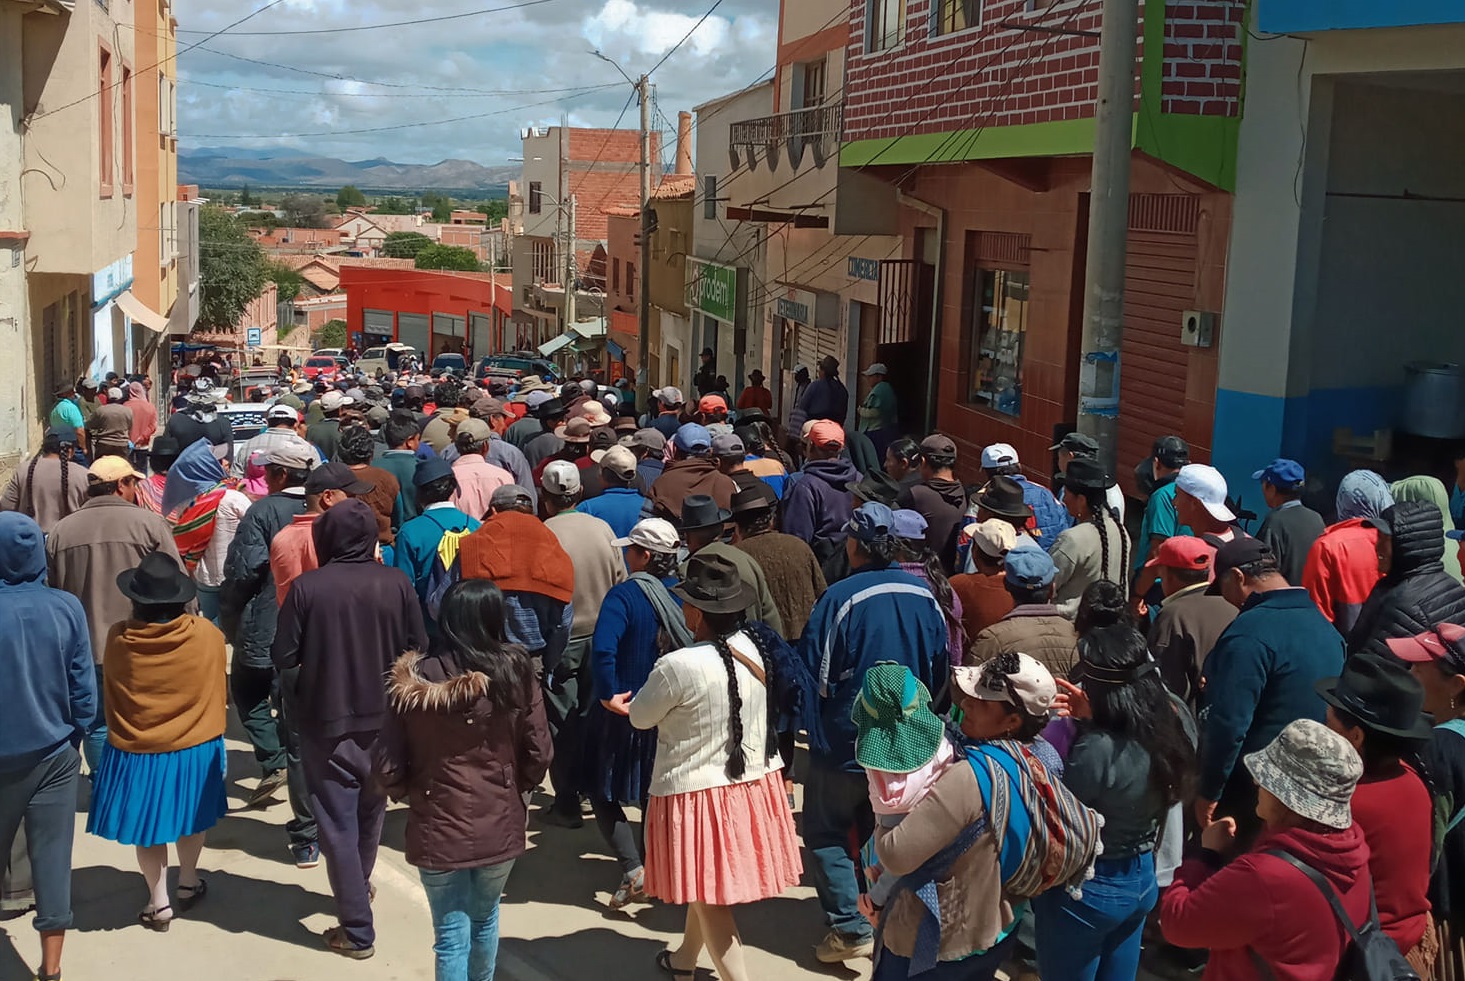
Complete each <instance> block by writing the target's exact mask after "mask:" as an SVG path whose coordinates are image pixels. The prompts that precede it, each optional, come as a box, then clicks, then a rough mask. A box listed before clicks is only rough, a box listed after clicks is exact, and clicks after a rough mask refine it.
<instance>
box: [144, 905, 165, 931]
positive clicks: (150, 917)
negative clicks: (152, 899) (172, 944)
mask: <svg viewBox="0 0 1465 981" xmlns="http://www.w3.org/2000/svg"><path fill="white" fill-rule="evenodd" d="M172 911H173V907H171V906H163V907H160V908H158V909H145V910H143V911H142V912H141V913H139V914H137V922H139V923H141V924H142V925H143V926H145V927H147V928H148V929H149V930H151V931H153V932H154V933H167V932H168V928H169V927H170V926H172V925H173V917H171V916H169V917H168V918H166V919H164V918H162V917H160V916H159V915H158V914H159V913H163V912H169V913H171V912H172Z"/></svg>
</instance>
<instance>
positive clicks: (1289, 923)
mask: <svg viewBox="0 0 1465 981" xmlns="http://www.w3.org/2000/svg"><path fill="white" fill-rule="evenodd" d="M1268 849H1276V850H1279V851H1287V852H1290V853H1291V854H1293V855H1295V856H1296V857H1297V858H1299V859H1301V860H1302V861H1304V862H1306V863H1307V864H1308V865H1311V866H1312V867H1313V868H1315V869H1317V870H1318V871H1319V872H1321V873H1322V874H1323V875H1324V876H1325V877H1326V878H1327V879H1328V881H1329V883H1331V884H1332V886H1333V889H1334V890H1335V891H1336V892H1337V893H1338V895H1339V896H1340V897H1341V898H1342V901H1343V908H1344V909H1346V910H1347V911H1348V914H1349V915H1350V916H1351V917H1352V918H1353V922H1354V923H1362V922H1363V920H1364V918H1365V917H1367V916H1368V890H1369V878H1368V845H1367V843H1366V842H1365V841H1364V838H1363V831H1362V829H1361V828H1359V827H1358V825H1356V824H1355V825H1353V826H1352V827H1350V828H1348V829H1347V830H1346V831H1328V832H1325V833H1324V832H1318V831H1310V830H1305V829H1301V828H1294V829H1291V830H1288V831H1283V832H1281V833H1279V834H1272V833H1271V832H1263V833H1262V836H1261V837H1260V838H1259V839H1258V840H1257V843H1256V845H1255V847H1254V848H1253V849H1252V851H1250V852H1248V853H1246V854H1245V855H1242V856H1241V857H1239V858H1237V859H1236V860H1234V861H1233V862H1232V863H1231V864H1230V865H1227V866H1226V867H1225V868H1222V869H1220V870H1217V869H1216V868H1215V867H1214V866H1213V865H1212V864H1211V863H1210V862H1208V861H1206V860H1205V859H1204V858H1192V859H1189V860H1187V861H1186V862H1185V863H1184V864H1183V865H1181V866H1180V868H1179V869H1178V870H1176V872H1175V883H1174V885H1172V886H1171V887H1170V888H1169V889H1167V890H1166V891H1165V895H1164V897H1163V898H1162V899H1161V900H1160V925H1161V927H1162V928H1163V930H1164V934H1165V939H1166V940H1168V941H1170V942H1171V943H1172V944H1175V945H1177V946H1180V947H1195V948H1204V949H1209V950H1210V952H1211V958H1210V963H1209V964H1208V965H1207V967H1206V973H1205V974H1204V975H1203V978H1204V981H1257V978H1258V974H1257V970H1256V963H1255V961H1254V959H1253V958H1252V955H1251V951H1252V950H1255V951H1256V952H1257V953H1258V954H1260V955H1261V957H1262V959H1263V960H1264V961H1266V963H1267V964H1268V965H1270V967H1271V969H1272V972H1273V973H1274V974H1275V975H1276V981H1333V978H1334V976H1335V975H1336V973H1337V970H1338V962H1339V960H1340V959H1341V958H1342V955H1343V950H1344V944H1345V942H1346V940H1347V934H1346V933H1344V931H1343V927H1342V925H1341V924H1339V923H1338V922H1337V919H1336V917H1334V915H1333V910H1332V908H1331V907H1330V906H1329V905H1328V901H1327V900H1326V899H1325V898H1323V894H1322V893H1321V892H1320V891H1319V890H1318V888H1317V886H1315V885H1313V884H1312V882H1311V880H1309V879H1308V878H1307V877H1306V876H1304V875H1303V874H1302V872H1300V871H1299V870H1297V869H1295V868H1293V867H1292V866H1291V865H1289V864H1288V863H1286V862H1284V861H1283V860H1282V859H1280V858H1277V857H1275V856H1273V855H1263V854H1261V853H1262V852H1265V851H1267V850H1268ZM1248 948H1250V949H1248Z"/></svg>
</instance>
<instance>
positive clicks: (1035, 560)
mask: <svg viewBox="0 0 1465 981" xmlns="http://www.w3.org/2000/svg"><path fill="white" fill-rule="evenodd" d="M1005 565H1006V568H1007V572H1006V575H1007V581H1008V582H1009V583H1011V584H1012V585H1014V586H1019V587H1021V588H1023V589H1042V588H1043V587H1044V586H1051V585H1052V584H1053V580H1054V579H1055V578H1056V577H1057V576H1058V567H1057V566H1056V565H1054V564H1053V560H1052V559H1051V558H1049V557H1048V553H1047V552H1045V551H1043V550H1042V549H1041V548H1015V549H1013V550H1012V551H1010V552H1008V553H1007V561H1006V563H1005Z"/></svg>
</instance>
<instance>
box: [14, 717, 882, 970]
mask: <svg viewBox="0 0 1465 981" xmlns="http://www.w3.org/2000/svg"><path fill="white" fill-rule="evenodd" d="M229 745H230V763H231V772H233V773H235V774H252V773H253V772H254V770H253V758H252V756H251V755H250V754H249V752H248V750H247V747H246V746H245V744H244V743H243V742H241V741H238V740H234V739H231V741H230V744H229ZM253 781H254V778H253V776H250V777H249V779H248V781H247V782H246V784H247V785H246V786H245V787H239V786H231V788H230V792H231V802H230V803H231V812H230V814H229V816H228V817H226V818H225V819H224V820H223V821H222V822H220V823H219V825H218V826H217V827H215V828H214V830H213V831H211V832H210V833H209V842H208V848H207V849H206V850H205V852H204V859H203V863H202V867H203V870H204V875H205V877H206V878H207V879H208V880H209V896H208V898H207V899H206V900H205V901H204V902H203V903H202V904H200V905H199V906H198V907H197V908H196V909H195V910H194V911H193V912H192V913H191V914H190V915H189V916H188V917H187V918H184V919H179V920H176V921H175V922H174V924H173V927H172V929H171V930H169V932H168V933H165V934H155V933H150V932H148V931H147V930H144V929H143V928H142V927H141V926H139V925H137V922H136V915H137V911H138V910H139V909H141V908H142V906H143V904H144V902H145V899H146V897H145V893H144V889H143V881H142V877H141V875H140V874H139V873H138V871H137V866H136V864H135V863H134V861H133V855H132V849H130V848H125V847H123V846H121V845H116V844H113V843H111V842H107V841H103V840H101V839H99V838H95V837H93V836H90V835H87V834H85V833H84V832H83V831H82V830H81V825H82V823H84V815H80V816H79V817H78V828H77V835H76V852H75V856H74V863H75V877H74V895H75V910H76V929H75V930H74V931H73V932H72V933H71V934H69V935H68V937H67V943H66V958H65V975H66V977H67V978H68V979H71V981H78V979H81V981H86V979H125V981H133V979H138V981H140V979H143V978H154V977H157V978H199V979H204V981H210V979H228V981H307V979H317V978H350V979H353V981H418V979H423V981H428V979H431V978H432V949H431V948H432V930H431V926H430V923H429V920H428V915H427V903H426V900H425V898H424V896H423V893H422V888H421V886H420V885H419V884H418V881H417V875H416V872H415V871H414V870H413V869H412V868H411V867H410V866H408V865H407V863H406V861H405V860H404V858H403V854H402V841H403V830H404V826H405V823H406V811H405V809H403V808H400V807H394V808H392V810H391V811H390V812H389V813H388V816H387V828H386V834H385V844H384V846H383V848H382V851H381V859H380V860H379V862H378V864H377V871H376V875H375V882H376V885H377V899H376V913H377V930H378V937H377V945H376V949H377V953H376V957H374V958H373V959H371V960H369V961H363V962H359V963H358V962H351V961H346V960H344V959H342V958H340V957H337V956H336V955H334V954H330V953H327V952H326V951H325V949H324V947H323V946H322V945H321V942H320V938H319V936H318V935H319V933H320V932H321V931H322V930H323V929H325V928H326V927H328V926H330V925H332V924H333V923H334V917H333V916H332V913H331V909H332V907H331V900H330V889H329V886H328V885H327V882H326V871H325V866H324V865H322V866H321V867H319V868H316V869H313V870H310V871H301V870H299V869H296V868H295V866H294V865H293V864H291V863H290V861H289V853H288V851H287V850H286V848H285V833H284V827H283V825H284V822H285V818H286V815H287V813H288V809H287V808H286V807H285V805H284V804H283V803H281V804H278V805H276V806H274V807H272V808H270V809H269V810H265V811H244V810H238V809H237V808H239V807H241V806H242V803H243V797H244V794H245V790H246V789H247V787H248V786H252V785H253ZM282 799H283V798H282ZM545 802H546V801H544V800H538V801H536V805H538V804H542V803H545ZM618 880H619V873H618V871H617V866H616V865H615V863H614V862H613V861H612V860H611V859H610V858H608V857H606V855H604V854H603V853H602V846H601V842H600V836H599V835H598V834H597V833H596V831H595V827H594V824H593V822H590V821H588V820H587V822H586V825H585V827H584V828H583V829H581V830H578V831H566V830H562V829H559V828H543V827H541V826H540V824H539V823H538V821H537V820H534V821H532V822H531V825H530V829H529V851H528V853H527V854H526V855H525V856H524V857H523V858H521V859H520V860H519V864H518V866H517V867H516V868H515V869H514V874H513V878H511V879H510V880H509V889H508V892H507V894H506V895H505V898H504V905H503V907H502V929H503V936H504V941H503V949H502V952H501V953H500V956H499V973H498V976H499V977H500V978H502V979H505V981H570V979H575V981H583V979H585V978H593V979H594V981H633V979H634V981H641V979H646V978H650V977H654V976H656V970H655V968H654V967H653V965H652V958H653V957H654V956H655V955H656V952H657V951H658V950H660V949H661V948H662V947H663V946H664V945H665V944H666V943H667V942H669V941H670V940H672V939H674V938H675V936H676V934H677V933H678V931H679V930H680V926H681V923H680V919H681V917H680V912H679V911H678V910H675V909H671V908H667V907H662V906H645V907H637V908H636V909H635V910H634V912H633V914H632V915H626V914H623V913H613V912H610V911H608V910H607V909H606V908H605V903H606V901H607V900H608V899H609V898H610V892H611V890H612V889H613V888H614V887H615V884H616V882H617V881H618ZM739 921H740V924H741V926H742V930H743V936H744V939H745V940H746V941H747V943H748V944H749V947H750V949H749V953H748V960H749V966H750V968H751V969H752V972H753V976H754V977H759V978H778V979H787V981H798V979H803V978H840V979H857V978H865V977H868V976H869V967H868V962H865V964H864V969H863V970H862V971H861V972H859V973H856V972H854V971H847V970H838V969H833V970H826V969H823V968H822V967H821V966H820V965H819V964H818V963H817V962H816V961H815V960H814V957H813V945H814V944H815V943H816V942H818V940H819V938H820V936H821V935H822V933H821V917H820V914H819V907H818V905H817V904H816V903H815V901H814V899H813V890H812V889H810V888H807V887H801V888H799V889H797V890H795V891H792V892H790V893H788V894H787V895H785V896H783V897H780V898H778V899H775V900H771V901H768V902H764V903H760V904H758V905H757V906H755V907H752V908H749V909H746V910H742V911H740V913H739ZM0 937H3V939H0V981H30V979H31V977H32V975H31V973H30V971H31V970H32V969H33V968H34V967H35V965H36V963H37V961H38V957H39V942H38V940H37V937H36V934H35V931H34V930H32V929H31V926H30V920H29V918H28V917H27V918H23V919H20V920H11V921H8V922H5V923H0ZM703 966H704V967H705V968H707V969H708V970H709V971H710V968H711V962H710V961H708V960H705V959H704V962H703ZM704 976H706V975H704Z"/></svg>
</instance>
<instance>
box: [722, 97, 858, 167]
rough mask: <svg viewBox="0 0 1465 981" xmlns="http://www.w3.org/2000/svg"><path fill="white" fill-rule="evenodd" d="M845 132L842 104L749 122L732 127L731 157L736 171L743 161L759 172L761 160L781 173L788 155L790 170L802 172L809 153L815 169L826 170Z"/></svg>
mask: <svg viewBox="0 0 1465 981" xmlns="http://www.w3.org/2000/svg"><path fill="white" fill-rule="evenodd" d="M843 128H844V104H843V103H840V102H833V103H827V104H825V105H822V106H814V107H812V108H809V109H796V110H794V111H793V112H781V113H778V114H777V115H775V116H764V117H762V118H761V119H745V120H742V121H741V122H736V123H733V124H732V125H731V126H729V127H728V155H729V156H730V158H731V159H732V165H733V169H734V170H737V169H738V168H739V167H740V166H742V164H743V161H746V162H747V167H748V169H749V170H757V169H758V164H759V161H760V158H761V160H762V162H764V163H766V164H767V165H768V169H769V170H770V171H777V170H778V168H779V166H780V164H781V163H782V159H783V157H784V156H785V155H786V156H787V159H788V164H789V166H790V167H791V168H792V169H794V170H798V169H799V167H801V166H803V163H804V154H805V152H806V151H807V152H808V154H809V155H810V156H811V157H812V158H813V161H814V166H815V167H819V168H822V167H823V166H824V165H825V164H826V163H828V162H829V160H830V159H831V158H832V157H833V156H834V155H835V151H836V150H837V149H838V148H839V138H840V135H841V133H842V131H843Z"/></svg>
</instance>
